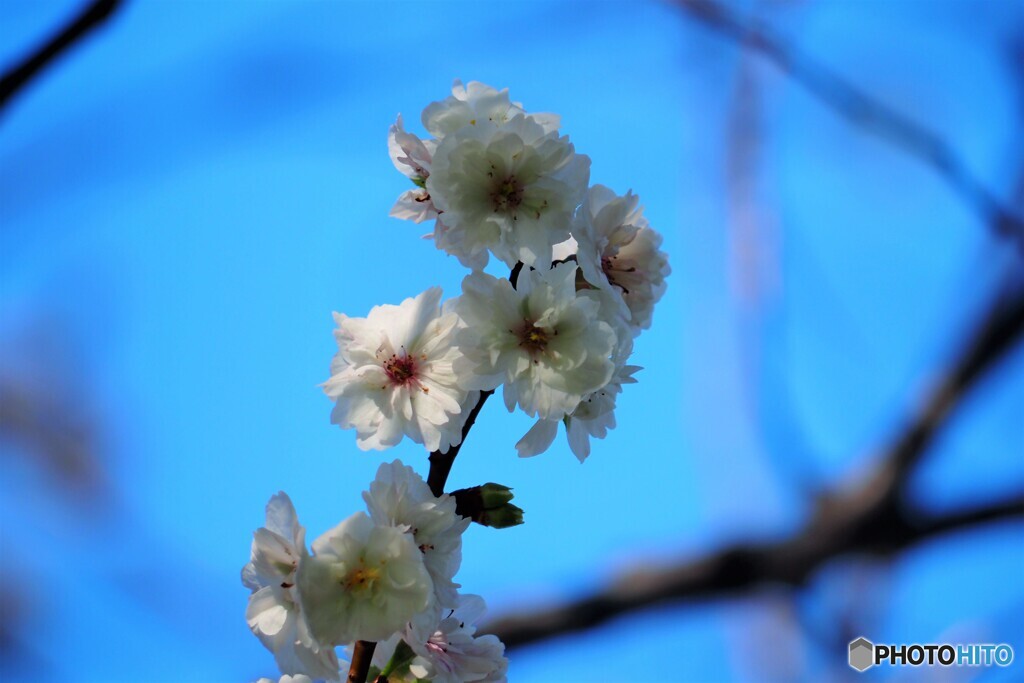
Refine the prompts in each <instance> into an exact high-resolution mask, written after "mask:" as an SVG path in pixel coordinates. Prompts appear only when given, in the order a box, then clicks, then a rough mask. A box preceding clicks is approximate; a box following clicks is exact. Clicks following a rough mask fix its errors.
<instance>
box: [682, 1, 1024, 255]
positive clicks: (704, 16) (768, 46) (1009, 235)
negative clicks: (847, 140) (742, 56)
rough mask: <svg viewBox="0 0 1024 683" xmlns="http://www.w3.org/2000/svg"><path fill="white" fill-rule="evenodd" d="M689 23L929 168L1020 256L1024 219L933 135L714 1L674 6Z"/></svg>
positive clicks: (772, 34)
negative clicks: (769, 66) (766, 64)
mask: <svg viewBox="0 0 1024 683" xmlns="http://www.w3.org/2000/svg"><path fill="white" fill-rule="evenodd" d="M676 2H677V4H678V5H679V6H680V7H681V8H682V9H683V10H684V11H686V12H687V13H688V14H689V15H690V16H691V17H693V18H694V19H696V20H698V21H700V22H702V23H704V24H705V25H707V26H708V27H710V28H712V29H714V30H716V31H718V32H720V33H722V34H723V35H725V36H727V37H729V38H731V39H733V40H735V41H737V42H739V43H740V44H742V45H743V46H744V47H746V48H748V49H750V50H752V51H754V52H756V53H758V54H760V55H761V56H763V57H764V58H766V59H768V60H769V61H771V62H772V63H773V64H775V65H776V66H777V67H778V68H779V69H781V70H782V71H784V72H785V73H786V74H788V75H789V76H790V77H791V78H792V79H793V80H794V81H795V82H797V83H799V84H800V85H802V86H803V87H804V88H806V89H807V90H808V92H810V93H811V94H812V95H814V96H815V97H817V98H818V99H819V100H820V101H822V102H823V103H825V104H826V105H828V106H829V107H831V108H832V109H833V110H834V111H835V112H836V113H838V114H839V115H841V116H843V117H844V118H846V119H848V120H849V121H850V122H851V123H854V124H856V125H858V126H860V127H861V128H863V129H864V130H865V131H868V132H871V133H874V134H875V135H878V136H879V137H882V138H884V139H886V140H889V141H890V142H892V143H893V144H895V145H896V146H897V147H899V148H901V149H903V151H905V152H907V153H908V154H910V155H911V156H913V157H915V158H917V159H919V160H921V161H922V162H924V163H925V164H927V165H929V166H931V167H932V168H933V169H934V170H935V171H936V172H937V173H938V174H939V175H940V176H942V178H943V179H945V181H946V182H947V183H948V184H949V185H950V187H952V189H953V190H954V191H955V192H956V193H957V194H958V195H960V196H961V197H962V198H963V199H965V200H966V201H967V202H968V203H969V204H970V205H971V206H972V207H974V209H975V210H976V211H977V212H978V213H979V214H980V216H981V218H982V220H984V221H985V223H986V224H987V225H989V226H990V227H991V229H992V230H993V231H994V232H995V233H996V234H997V235H998V236H1000V237H1003V238H1006V239H1008V240H1011V241H1013V242H1015V243H1016V244H1017V247H1018V248H1019V249H1021V250H1022V251H1024V219H1021V217H1020V216H1018V215H1016V214H1015V213H1014V212H1013V211H1012V210H1010V209H1009V208H1008V207H1006V206H1004V205H1003V204H1002V203H1001V202H1000V201H999V200H998V199H997V198H996V197H995V196H994V195H993V194H992V193H991V192H990V191H989V190H988V189H987V188H986V187H985V186H984V185H983V184H982V183H981V182H980V181H979V180H978V179H977V178H976V177H975V176H974V175H973V174H972V173H971V172H970V171H969V170H968V168H967V166H966V165H965V164H964V163H963V162H962V161H961V160H960V158H959V157H958V156H957V154H956V153H955V152H954V151H953V149H952V147H950V145H949V144H948V143H947V142H945V141H944V140H943V139H942V138H941V137H939V135H937V134H936V133H935V132H933V131H931V130H929V129H928V128H927V127H925V126H923V125H921V124H919V123H917V122H916V121H914V120H913V119H911V118H909V117H907V116H904V115H903V114H901V113H899V112H898V111H896V110H895V109H893V108H892V107H890V106H889V105H887V104H886V103H884V102H882V101H881V100H879V99H877V98H875V97H873V96H872V95H869V94H868V93H866V92H864V91H862V90H860V89H859V88H857V87H856V86H854V85H853V84H851V83H849V82H848V81H846V80H845V79H843V78H842V77H841V76H839V75H838V74H836V73H834V72H832V71H830V70H828V69H826V68H825V67H823V66H821V65H820V64H817V63H815V62H814V61H812V60H809V59H807V57H806V56H804V55H801V54H800V53H799V52H797V51H796V50H794V49H793V48H792V47H791V46H789V45H787V44H786V43H785V42H784V41H783V40H782V39H781V38H779V37H778V36H777V35H775V33H773V32H772V31H771V30H770V29H768V28H767V27H765V26H762V25H759V24H754V23H751V22H746V21H744V20H743V19H741V18H739V17H738V16H737V15H736V14H735V13H733V12H732V11H731V10H729V9H728V8H726V7H724V6H723V5H721V4H719V3H718V2H715V1H714V0H676Z"/></svg>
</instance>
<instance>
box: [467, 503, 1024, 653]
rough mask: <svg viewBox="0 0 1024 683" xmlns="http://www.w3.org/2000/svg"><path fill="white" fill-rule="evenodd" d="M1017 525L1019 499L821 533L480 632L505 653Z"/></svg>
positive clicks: (650, 577) (636, 577) (655, 574)
mask: <svg viewBox="0 0 1024 683" xmlns="http://www.w3.org/2000/svg"><path fill="white" fill-rule="evenodd" d="M1014 518H1024V497H1017V498H1014V499H1012V500H1009V501H1006V502H1003V503H999V504H995V505H988V506H985V507H981V508H977V509H974V510H969V511H966V512H960V513H955V514H951V515H946V516H942V517H938V518H935V519H931V520H928V521H926V522H923V523H912V522H910V521H909V520H908V519H907V518H905V517H895V518H893V519H891V520H890V519H889V518H888V516H887V515H883V516H881V517H879V518H878V519H876V520H875V522H876V523H877V524H889V523H891V524H892V526H887V527H883V528H885V529H886V531H885V535H884V536H874V535H872V534H868V533H863V532H867V531H868V529H867V528H864V529H861V530H860V531H861V532H862V533H853V534H849V533H847V534H840V535H839V536H838V537H835V538H833V537H829V536H826V534H827V533H829V532H830V531H831V530H826V529H824V528H823V529H820V530H818V531H815V532H813V533H810V532H809V533H805V534H802V535H801V536H799V537H797V538H795V539H793V540H791V541H784V542H782V543H776V544H766V545H744V546H737V547H735V548H731V549H728V550H724V551H722V552H719V553H716V554H714V555H711V556H710V557H707V558H704V559H701V560H698V561H695V562H688V563H685V564H681V565H678V566H673V567H665V568H661V569H653V570H646V571H641V572H635V573H632V574H627V575H625V576H623V577H621V578H620V579H619V580H618V581H616V582H615V583H614V584H612V585H610V586H608V587H607V588H605V589H604V590H602V591H600V592H598V593H596V594H594V595H590V596H587V597H585V598H583V599H580V600H576V601H573V602H570V603H566V604H563V605H560V606H558V607H554V608H551V609H545V610H541V611H538V612H530V613H524V614H520V615H510V616H507V617H504V618H502V619H498V620H497V621H494V622H492V623H490V624H488V625H486V626H485V627H484V628H483V631H485V632H487V633H494V634H496V635H497V636H498V637H499V638H501V640H502V641H503V642H504V643H505V646H506V647H508V648H513V647H517V646H522V645H527V644H529V643H533V642H537V641H539V640H544V639H547V638H551V637H554V636H558V635H563V634H566V633H571V632H574V631H580V630H584V629H587V628H592V627H594V626H597V625H599V624H602V623H604V622H606V621H608V620H609V619H613V618H615V617H618V616H621V615H623V614H626V613H629V612H633V611H635V610H638V609H642V608H644V607H649V606H651V605H655V604H664V603H668V602H678V601H687V600H689V601H697V600H708V599H713V598H721V597H725V596H729V595H736V594H741V593H743V592H746V591H750V590H753V589H755V588H757V587H759V586H763V585H766V584H769V583H781V584H786V585H794V586H795V585H800V584H802V583H803V582H804V581H805V580H806V579H807V577H808V576H810V575H811V574H812V573H813V571H814V570H815V569H816V568H817V567H819V566H821V564H822V563H823V562H825V561H826V560H828V559H831V558H832V557H834V556H836V555H837V554H838V551H840V550H841V551H842V552H843V553H852V552H866V553H873V554H878V555H888V554H891V553H894V552H896V551H898V550H901V549H903V548H906V547H909V546H911V545H914V544H916V543H919V542H921V541H924V540H926V539H928V538H931V537H933V536H936V535H939V534H942V533H947V532H950V531H953V530H956V529H961V528H966V527H969V526H974V525H978V524H982V523H985V522H990V521H994V520H1000V519H1014Z"/></svg>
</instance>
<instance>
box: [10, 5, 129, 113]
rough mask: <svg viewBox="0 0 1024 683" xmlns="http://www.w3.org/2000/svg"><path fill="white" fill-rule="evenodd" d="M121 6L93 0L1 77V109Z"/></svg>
mask: <svg viewBox="0 0 1024 683" xmlns="http://www.w3.org/2000/svg"><path fill="white" fill-rule="evenodd" d="M120 5H121V0H94V1H93V2H90V3H89V4H88V5H86V6H85V7H84V8H82V11H81V12H79V13H78V14H77V15H75V17H74V18H73V19H72V20H71V21H70V22H69V23H68V24H67V26H65V27H64V28H62V29H61V30H60V31H58V32H57V33H56V34H55V35H54V36H53V37H52V38H51V39H50V40H48V41H46V43H45V44H43V45H42V46H41V47H40V48H39V49H38V50H36V51H35V52H33V53H32V54H31V55H29V56H28V57H27V58H26V59H25V60H24V61H23V62H21V63H20V64H18V65H17V66H15V67H14V68H13V69H11V70H10V71H8V72H7V73H5V74H4V75H3V77H0V109H3V107H5V106H6V105H7V104H8V103H9V101H10V100H11V98H12V97H14V95H16V94H17V93H18V91H20V90H21V89H22V88H24V87H25V86H26V85H28V84H29V83H30V82H32V79H33V78H35V77H36V76H37V75H39V74H40V73H41V72H42V70H43V69H44V68H46V66H47V65H48V64H50V62H52V61H53V60H55V59H56V58H57V57H59V56H60V55H61V53H63V52H65V51H66V50H67V49H68V48H70V47H71V46H72V45H74V44H75V43H77V42H78V41H79V40H81V39H82V38H83V37H85V36H86V35H88V33H89V32H90V31H92V30H93V29H94V28H96V27H97V26H99V25H101V24H103V23H104V22H105V21H106V20H107V19H109V18H110V16H111V15H113V14H114V12H115V11H116V10H117V8H118V7H119V6H120Z"/></svg>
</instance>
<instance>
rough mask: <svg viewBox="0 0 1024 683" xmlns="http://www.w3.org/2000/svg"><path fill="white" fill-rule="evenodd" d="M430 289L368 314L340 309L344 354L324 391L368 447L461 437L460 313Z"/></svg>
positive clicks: (429, 444) (436, 443)
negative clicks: (455, 366) (457, 362)
mask: <svg viewBox="0 0 1024 683" xmlns="http://www.w3.org/2000/svg"><path fill="white" fill-rule="evenodd" d="M440 300H441V289H440V288H438V287H432V288H431V289H428V290H427V291H425V292H423V293H422V294H420V295H418V296H416V297H415V298H411V299H406V300H405V301H403V302H402V303H401V304H400V305H398V306H392V305H382V306H375V307H374V308H373V309H372V310H371V311H370V313H369V315H368V316H367V317H365V318H349V317H347V316H344V315H341V314H339V313H335V320H336V321H337V324H338V328H337V330H335V333H334V335H335V338H336V339H337V342H338V353H337V355H336V356H335V357H334V361H333V362H332V364H331V378H330V379H329V380H327V382H325V383H324V391H325V393H326V394H327V395H328V396H330V397H331V398H332V399H334V400H335V401H336V402H337V403H336V405H335V408H334V411H333V412H332V414H331V421H332V422H334V423H335V424H338V425H340V426H341V427H342V428H344V429H349V428H354V429H355V430H356V435H357V440H356V443H357V444H358V445H359V447H360V448H362V449H363V450H369V449H371V448H372V449H376V450H383V449H385V448H389V447H391V446H394V445H395V444H397V443H398V442H399V441H401V440H402V437H403V436H408V437H409V438H410V439H412V440H413V441H415V442H416V443H421V444H423V445H424V446H425V447H426V448H427V450H430V451H435V450H441V451H442V452H444V451H447V450H448V448H449V447H450V446H452V445H455V444H457V443H459V442H460V441H461V440H462V433H461V427H460V428H459V429H454V428H452V423H453V422H454V423H456V424H460V425H461V422H460V421H459V419H458V417H457V416H458V415H459V414H460V413H461V411H462V406H463V405H464V403H465V402H466V399H467V390H466V389H464V388H462V386H461V384H462V383H461V382H460V379H459V377H458V376H457V375H456V374H455V371H454V370H453V363H454V362H455V360H456V359H457V358H459V357H460V355H461V353H460V351H459V349H457V348H456V347H455V337H456V327H457V325H458V324H459V318H458V317H457V316H456V315H455V314H453V313H445V312H442V310H441V307H440Z"/></svg>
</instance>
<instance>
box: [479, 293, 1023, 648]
mask: <svg viewBox="0 0 1024 683" xmlns="http://www.w3.org/2000/svg"><path fill="white" fill-rule="evenodd" d="M1022 336H1024V290H1021V289H1020V288H1019V287H1018V288H1017V291H1014V292H1013V293H1012V294H1011V295H1004V296H1000V297H999V299H998V300H997V301H996V303H995V304H994V305H993V306H992V308H991V310H990V312H989V313H988V315H987V316H986V318H985V319H984V320H983V321H982V323H981V324H980V325H979V331H978V333H977V334H976V335H975V336H974V338H973V339H972V340H971V342H970V344H969V345H968V347H967V349H966V350H965V351H964V352H963V353H962V355H961V356H960V358H959V359H958V360H957V362H956V363H955V364H954V365H953V368H952V369H951V370H950V371H949V372H948V373H947V374H946V376H945V377H944V378H943V380H942V381H941V382H940V383H939V385H938V388H937V389H936V390H935V391H934V392H933V393H932V394H931V395H930V396H929V397H928V400H927V401H926V402H925V405H924V408H923V409H922V410H921V412H920V413H919V414H918V415H917V416H916V417H915V418H914V419H913V420H912V421H911V422H910V424H909V425H908V427H907V428H906V429H905V430H904V431H903V432H902V434H900V436H899V437H898V438H897V439H896V440H895V441H894V442H893V443H892V444H891V445H890V446H889V447H888V448H887V449H886V451H885V455H884V457H883V458H882V460H881V463H880V465H879V466H877V467H876V468H875V469H874V470H873V471H872V472H871V473H870V474H869V475H868V476H867V477H865V478H863V479H862V480H861V481H860V482H858V483H857V484H855V485H852V486H850V487H849V488H848V489H846V490H840V491H836V492H833V493H828V494H825V495H822V496H821V497H820V498H819V500H818V501H817V506H816V511H815V514H814V515H813V516H812V517H811V519H810V521H809V522H808V523H807V524H806V526H805V527H804V529H803V530H802V531H801V532H800V533H798V534H797V535H795V536H793V537H792V538H789V539H786V540H783V541H780V542H776V543H767V544H753V543H751V544H742V545H738V546H735V547H732V548H728V549H725V550H722V551H719V552H716V553H714V554H712V555H710V556H708V557H705V558H699V559H696V560H691V561H687V562H683V563H681V564H678V565H675V566H668V567H664V568H662V569H653V570H644V571H640V572H634V573H630V574H627V575H625V576H623V577H621V578H620V579H618V580H617V581H614V582H613V583H612V584H611V585H609V586H607V587H606V588H604V589H602V590H600V591H599V592H597V593H595V594H593V595H589V596H585V597H583V598H580V599H577V600H573V601H571V602H567V603H565V604H562V605H557V606H555V607H552V608H545V609H541V610H538V611H535V612H524V613H522V614H512V615H508V616H505V617H503V618H500V619H498V620H496V621H493V622H491V623H490V624H488V625H487V626H485V627H484V630H485V631H487V632H489V633H494V634H496V635H498V637H500V638H501V640H502V641H503V642H505V644H506V645H507V646H508V647H510V648H511V647H516V646H519V645H526V644H528V643H532V642H536V641H539V640H543V639H546V638H551V637H554V636H557V635H561V634H564V633H569V632H572V631H579V630H582V629H586V628H591V627H593V626H597V625H598V624H601V623H604V622H606V621H608V620H609V619H612V618H614V617H617V616H620V615H622V614H625V613H627V612H631V611H635V610H639V609H643V608H645V607H649V606H651V605H654V604H660V603H666V602H672V601H679V600H684V599H689V600H702V599H705V600H706V599H710V598H721V597H725V596H728V595H731V594H736V593H741V592H744V591H749V590H752V589H755V588H758V587H761V586H764V585H767V584H771V583H781V584H788V585H793V586H797V585H800V584H802V583H804V582H805V581H806V580H807V579H808V578H809V577H810V576H811V575H812V574H813V572H814V571H815V570H816V569H818V568H819V567H821V566H822V565H824V564H825V563H826V562H827V561H829V560H831V559H833V558H837V557H840V556H842V555H847V554H851V553H870V554H875V555H889V554H893V553H896V552H898V551H900V550H903V549H905V548H908V547H910V546H913V545H914V544H916V543H919V542H921V541H924V540H927V539H929V538H931V537H933V536H935V535H937V534H942V533H948V532H952V531H956V530H958V529H962V528H965V527H969V526H973V525H978V524H984V523H988V522H992V521H995V520H1000V519H1007V518H1018V517H1021V516H1024V495H1018V496H1013V497H1011V498H1010V499H1008V500H1004V501H999V502H995V503H989V504H985V505H979V506H977V507H973V508H971V509H969V510H963V511H957V512H954V513H950V514H945V515H940V516H934V517H925V516H922V515H921V514H920V513H919V512H917V511H915V510H914V509H913V508H912V507H911V506H910V505H908V503H907V501H906V499H905V498H906V497H905V494H906V487H907V482H908V480H909V478H910V476H911V474H912V472H913V470H914V467H915V465H916V464H918V463H919V461H920V460H921V458H922V457H923V456H924V455H925V453H926V452H927V450H928V447H929V445H930V444H931V443H932V440H933V439H934V438H935V436H936V435H937V433H938V432H939V430H940V429H941V428H942V426H943V424H945V422H946V421H947V420H948V419H949V418H950V416H951V415H952V414H953V412H954V410H955V409H956V407H957V406H958V405H960V404H961V403H962V402H963V400H964V399H965V398H966V396H967V395H968V394H969V392H970V390H971V388H972V387H973V386H975V385H976V384H977V383H978V381H979V380H981V379H982V378H983V377H984V376H985V375H986V374H987V373H988V372H991V371H992V370H993V369H994V368H995V367H996V366H997V365H998V363H999V362H1000V360H1001V359H1003V358H1004V357H1005V356H1006V354H1007V353H1008V352H1009V351H1010V350H1011V349H1012V348H1013V347H1014V345H1015V344H1017V343H1019V342H1020V340H1021V337H1022Z"/></svg>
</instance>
